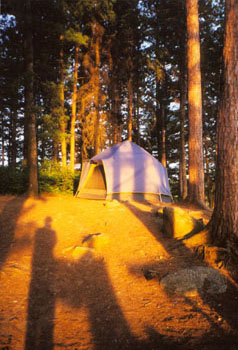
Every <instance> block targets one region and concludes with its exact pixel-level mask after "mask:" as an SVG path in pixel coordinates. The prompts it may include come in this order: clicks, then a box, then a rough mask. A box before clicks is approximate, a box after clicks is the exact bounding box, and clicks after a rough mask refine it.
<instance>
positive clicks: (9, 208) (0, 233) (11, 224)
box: [0, 196, 30, 270]
mask: <svg viewBox="0 0 238 350" xmlns="http://www.w3.org/2000/svg"><path fill="white" fill-rule="evenodd" d="M26 199H27V197H23V196H21V197H20V196H19V197H14V198H13V199H11V200H8V201H7V202H6V204H5V205H4V207H3V209H2V212H1V214H0V270H1V269H2V266H3V265H4V263H5V261H6V259H7V256H8V254H9V251H10V250H11V246H12V243H13V241H14V236H15V229H16V225H17V221H18V219H19V217H20V215H21V214H23V213H25V211H24V210H23V206H24V203H25V201H26ZM27 210H30V209H27Z"/></svg>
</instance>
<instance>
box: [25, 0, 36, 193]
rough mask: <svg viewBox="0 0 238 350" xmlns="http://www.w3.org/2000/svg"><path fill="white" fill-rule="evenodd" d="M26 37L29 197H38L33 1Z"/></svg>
mask: <svg viewBox="0 0 238 350" xmlns="http://www.w3.org/2000/svg"><path fill="white" fill-rule="evenodd" d="M25 16H26V22H25V23H26V34H25V35H26V36H25V43H26V45H25V61H26V81H25V84H26V85H25V119H26V120H27V124H28V147H27V148H28V156H27V167H28V174H29V185H28V195H29V196H34V197H36V196H38V179H37V144H36V115H35V111H34V94H33V90H34V68H33V42H32V14H31V1H30V0H26V15H25Z"/></svg>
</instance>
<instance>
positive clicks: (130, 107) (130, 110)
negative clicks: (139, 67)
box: [128, 73, 133, 141]
mask: <svg viewBox="0 0 238 350" xmlns="http://www.w3.org/2000/svg"><path fill="white" fill-rule="evenodd" d="M132 123H133V85H132V74H131V73H130V75H129V79H128V140H129V141H132Z"/></svg>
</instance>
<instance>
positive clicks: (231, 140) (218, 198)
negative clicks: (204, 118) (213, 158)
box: [210, 0, 238, 255]
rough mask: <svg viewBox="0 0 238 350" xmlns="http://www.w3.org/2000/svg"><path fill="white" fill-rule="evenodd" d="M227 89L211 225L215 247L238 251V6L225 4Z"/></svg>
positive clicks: (233, 2)
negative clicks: (219, 245) (221, 246)
mask: <svg viewBox="0 0 238 350" xmlns="http://www.w3.org/2000/svg"><path fill="white" fill-rule="evenodd" d="M223 57H224V88H223V91H222V99H221V104H220V108H219V115H218V121H217V146H218V154H217V167H216V191H215V208H214V211H213V215H212V219H211V221H210V230H211V233H212V238H213V241H214V243H216V244H221V245H224V246H226V247H228V248H229V247H230V248H231V249H232V251H233V252H236V255H238V254H237V247H238V245H237V244H238V197H237V195H238V171H237V169H238V104H237V101H238V3H237V1H236V0H227V1H226V27H225V45H224V51H223Z"/></svg>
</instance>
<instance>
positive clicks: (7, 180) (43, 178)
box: [0, 161, 80, 195]
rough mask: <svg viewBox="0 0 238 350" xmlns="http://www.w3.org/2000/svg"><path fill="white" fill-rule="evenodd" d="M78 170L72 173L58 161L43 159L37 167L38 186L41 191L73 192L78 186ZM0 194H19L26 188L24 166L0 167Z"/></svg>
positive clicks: (26, 176)
mask: <svg viewBox="0 0 238 350" xmlns="http://www.w3.org/2000/svg"><path fill="white" fill-rule="evenodd" d="M79 176H80V172H79V171H77V172H76V173H72V172H71V171H70V170H69V169H63V168H62V167H61V165H60V164H59V163H55V162H53V161H44V162H43V164H42V165H41V166H40V168H39V188H40V192H41V193H68V194H73V193H74V192H75V191H76V189H77V186H78V182H79ZM0 179H1V181H0V194H1V195H6V194H15V195H21V194H24V193H26V191H27V188H28V175H27V169H26V168H25V167H22V166H21V167H18V168H16V169H11V168H9V167H3V166H1V167H0Z"/></svg>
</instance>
